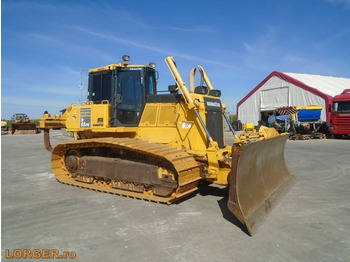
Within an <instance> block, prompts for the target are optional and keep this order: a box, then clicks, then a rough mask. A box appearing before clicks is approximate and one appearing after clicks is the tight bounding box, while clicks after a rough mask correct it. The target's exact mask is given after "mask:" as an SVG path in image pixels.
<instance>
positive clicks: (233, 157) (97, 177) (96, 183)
mask: <svg viewBox="0 0 350 262" xmlns="http://www.w3.org/2000/svg"><path fill="white" fill-rule="evenodd" d="M129 59H130V57H129V56H123V61H122V62H121V63H119V64H111V65H107V66H104V67H99V68H95V69H90V70H89V86H88V100H87V101H86V102H84V103H80V104H71V105H69V106H68V107H67V109H66V110H65V112H64V113H63V114H62V115H54V116H53V117H51V115H50V114H48V112H45V113H44V115H43V116H42V119H41V120H40V128H42V129H43V130H44V144H45V147H46V149H47V150H48V151H50V152H52V153H51V166H52V170H53V172H54V174H55V176H56V178H57V180H58V181H60V182H61V183H64V184H69V185H74V186H79V187H82V188H87V189H93V190H98V191H102V192H109V193H113V194H117V195H121V196H128V197H132V198H135V199H143V200H147V201H153V202H157V203H166V204H171V203H174V202H176V201H178V200H180V199H182V198H184V197H186V196H188V195H189V194H191V193H193V192H194V191H196V190H197V189H198V187H197V186H198V183H199V182H200V181H203V180H204V181H208V182H210V183H216V184H219V185H224V186H229V196H228V208H229V210H230V211H231V212H232V213H233V214H234V215H235V216H236V217H237V219H239V220H240V221H241V222H242V223H243V224H244V225H245V226H246V228H247V230H248V232H249V234H251V235H252V234H253V233H254V232H255V231H256V230H257V228H258V227H259V225H260V224H261V223H262V222H263V221H264V219H265V217H266V215H267V214H269V213H270V211H271V209H272V208H273V207H274V206H275V205H276V204H277V203H278V201H279V200H280V199H281V198H282V197H283V195H284V194H285V193H286V192H287V191H288V190H289V189H290V187H291V186H292V184H293V183H294V176H293V175H291V174H290V173H289V171H288V169H287V167H286V164H285V160H284V146H285V143H286V140H287V138H288V135H284V134H282V135H281V134H279V133H278V132H276V130H275V129H274V128H267V127H263V128H261V129H260V130H259V132H257V133H255V135H254V136H253V138H252V139H250V136H249V135H247V136H240V137H239V136H238V135H236V133H235V131H234V130H233V128H232V126H231V124H230V122H229V120H228V119H227V116H226V115H225V107H226V106H225V105H224V104H223V103H222V102H221V99H220V96H221V92H220V91H219V90H217V89H214V88H213V86H212V84H211V82H210V80H209V78H208V76H207V74H206V72H205V70H204V68H203V67H201V66H198V68H199V71H200V73H201V77H202V80H203V81H202V83H203V85H202V86H197V87H195V86H194V82H195V81H194V77H195V71H196V69H195V68H194V69H193V70H192V71H191V73H190V88H189V89H188V88H187V86H186V84H185V82H184V81H183V79H182V77H181V75H180V73H179V71H178V70H177V66H176V64H175V61H174V58H173V57H171V56H169V57H167V58H166V59H165V61H166V64H167V66H168V68H169V70H170V72H171V74H172V76H173V78H174V80H175V85H170V86H169V88H168V89H169V92H167V93H160V92H157V86H156V75H157V74H156V71H155V64H154V63H150V64H149V65H132V64H129V62H128V61H129ZM204 83H205V85H204ZM224 121H227V123H228V125H229V126H230V128H231V131H232V132H233V134H234V143H233V145H232V146H229V145H226V144H225V137H224V134H225V132H224V128H223V126H224ZM62 127H65V128H66V130H67V131H68V132H72V133H73V134H74V138H75V139H74V140H70V141H67V142H61V143H59V144H57V145H56V146H55V147H54V148H52V146H51V143H50V135H49V130H50V129H54V128H62ZM257 134H258V135H257Z"/></svg>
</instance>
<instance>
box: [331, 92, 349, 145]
mask: <svg viewBox="0 0 350 262" xmlns="http://www.w3.org/2000/svg"><path fill="white" fill-rule="evenodd" d="M330 124H331V127H330V131H331V133H332V134H333V135H334V137H335V138H341V137H342V136H343V135H348V136H349V135H350V89H345V90H344V91H343V92H342V93H341V94H340V95H337V96H335V97H334V98H333V103H332V116H331V123H330Z"/></svg>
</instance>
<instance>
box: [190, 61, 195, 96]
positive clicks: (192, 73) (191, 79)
mask: <svg viewBox="0 0 350 262" xmlns="http://www.w3.org/2000/svg"><path fill="white" fill-rule="evenodd" d="M195 75H196V68H195V67H194V68H192V70H191V72H190V92H191V93H194V76H195Z"/></svg>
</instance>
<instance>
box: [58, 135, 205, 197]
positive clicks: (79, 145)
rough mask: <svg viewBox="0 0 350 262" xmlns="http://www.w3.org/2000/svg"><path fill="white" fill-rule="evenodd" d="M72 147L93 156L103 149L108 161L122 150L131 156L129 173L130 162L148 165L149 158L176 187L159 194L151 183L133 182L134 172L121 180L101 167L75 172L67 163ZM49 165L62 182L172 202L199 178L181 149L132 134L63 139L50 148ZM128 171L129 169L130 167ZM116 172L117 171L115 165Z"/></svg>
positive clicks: (191, 189) (194, 187)
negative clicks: (80, 173) (82, 172)
mask: <svg viewBox="0 0 350 262" xmlns="http://www.w3.org/2000/svg"><path fill="white" fill-rule="evenodd" d="M72 151H75V152H84V153H83V155H88V156H89V157H90V158H93V159H94V158H97V159H98V158H99V156H100V152H103V153H104V155H105V156H106V157H104V158H103V159H107V160H108V161H109V162H113V160H118V159H121V158H122V157H120V155H121V154H122V153H124V154H126V155H128V156H130V157H127V158H126V159H127V160H126V161H127V162H129V163H131V164H130V168H131V173H132V171H133V170H132V168H133V163H134V164H135V167H136V166H137V165H138V164H137V163H140V161H142V162H143V163H144V164H141V165H147V164H148V162H151V164H152V165H153V166H155V168H156V169H157V168H158V169H159V170H167V171H168V172H169V175H167V177H170V179H172V181H170V182H171V183H173V184H175V188H174V190H173V191H172V192H171V193H170V194H168V195H166V196H164V195H163V196H159V195H157V194H156V191H155V190H154V185H152V184H141V185H140V184H139V183H135V177H133V175H129V177H128V179H127V180H126V179H125V178H124V179H123V180H121V181H115V180H114V179H111V178H110V177H111V175H110V177H106V176H105V175H104V174H101V172H103V171H96V173H94V174H93V175H91V174H90V175H89V176H84V175H77V173H74V172H72V170H71V169H70V168H69V165H68V167H67V161H66V160H67V158H68V157H67V156H68V155H69V154H70V152H72ZM96 151H97V152H96ZM78 155H79V153H78ZM79 157H81V158H82V159H83V157H82V156H80V155H79ZM121 161H123V160H121ZM101 163H103V161H102V162H101ZM51 165H52V170H53V172H54V174H55V177H56V178H57V180H58V181H59V182H61V183H64V184H68V185H73V186H77V187H81V188H86V189H90V190H96V191H101V192H106V193H112V194H116V195H121V196H126V197H131V198H135V199H142V200H147V201H153V202H157V203H166V204H171V203H173V202H175V201H177V200H179V199H181V198H183V197H184V196H186V195H188V194H190V193H192V192H194V191H195V190H197V184H198V182H199V180H200V179H201V177H200V166H199V165H198V163H197V162H196V161H195V159H194V158H193V157H192V156H191V155H189V154H188V153H186V152H185V151H184V150H179V149H176V148H173V147H170V146H167V145H162V144H158V143H149V142H146V141H141V140H138V139H132V138H96V139H85V140H75V141H69V142H62V143H59V144H58V145H57V146H56V147H55V148H54V150H53V152H52V155H51ZM99 170H104V169H103V168H101V169H99ZM112 170H114V169H112ZM128 171H129V172H128V173H130V170H128ZM116 172H118V171H117V169H116ZM138 172H139V174H138V175H135V176H138V177H142V170H141V173H140V170H139V171H138ZM124 177H125V176H124ZM141 180H142V179H141ZM160 180H161V179H160ZM116 184H118V185H121V187H122V188H115V185H116ZM135 188H136V189H137V190H135Z"/></svg>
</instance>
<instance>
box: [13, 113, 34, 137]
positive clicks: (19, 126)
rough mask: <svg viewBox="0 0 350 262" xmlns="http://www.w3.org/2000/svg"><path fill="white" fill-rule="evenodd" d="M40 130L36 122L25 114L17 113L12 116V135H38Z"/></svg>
mask: <svg viewBox="0 0 350 262" xmlns="http://www.w3.org/2000/svg"><path fill="white" fill-rule="evenodd" d="M36 133H38V129H37V128H36V125H35V123H34V122H32V121H31V120H30V119H29V117H28V116H27V115H26V114H24V113H16V114H14V115H13V116H12V128H11V134H12V135H19V134H36Z"/></svg>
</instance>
